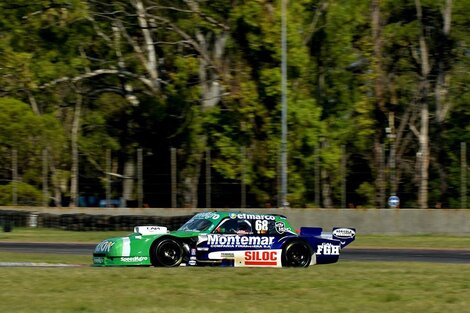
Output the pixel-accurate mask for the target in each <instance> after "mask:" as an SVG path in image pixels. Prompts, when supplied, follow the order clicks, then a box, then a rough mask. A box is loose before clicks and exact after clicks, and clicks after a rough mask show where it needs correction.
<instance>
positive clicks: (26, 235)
mask: <svg viewBox="0 0 470 313" xmlns="http://www.w3.org/2000/svg"><path fill="white" fill-rule="evenodd" d="M127 234H129V231H113V232H107V231H106V232H105V231H103V232H99V231H93V232H78V231H64V230H59V229H49V228H14V229H13V231H12V232H10V233H5V232H0V241H10V242H15V241H17V242H81V243H98V242H100V241H101V240H103V239H105V238H109V237H116V236H118V237H119V236H125V235H127ZM350 247H351V248H365V247H371V248H433V249H470V236H466V237H464V236H444V235H413V236H392V235H361V234H360V233H359V234H358V237H357V238H356V241H354V242H353V243H352V244H351V246H350Z"/></svg>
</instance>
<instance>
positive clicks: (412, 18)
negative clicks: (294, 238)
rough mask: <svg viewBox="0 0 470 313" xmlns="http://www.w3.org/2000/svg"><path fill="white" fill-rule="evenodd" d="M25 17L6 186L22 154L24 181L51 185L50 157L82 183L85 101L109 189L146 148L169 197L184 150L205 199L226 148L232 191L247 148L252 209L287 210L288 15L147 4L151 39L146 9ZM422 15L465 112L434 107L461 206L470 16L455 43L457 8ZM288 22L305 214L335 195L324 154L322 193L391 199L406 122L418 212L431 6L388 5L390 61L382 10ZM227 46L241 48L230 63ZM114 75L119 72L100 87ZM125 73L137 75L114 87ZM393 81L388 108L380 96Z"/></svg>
mask: <svg viewBox="0 0 470 313" xmlns="http://www.w3.org/2000/svg"><path fill="white" fill-rule="evenodd" d="M10 2H11V1H10ZM10 2H9V1H0V31H1V35H0V65H1V66H0V97H7V98H1V99H0V144H1V147H0V161H1V163H0V164H2V165H1V166H0V176H1V177H0V179H8V178H9V177H10V176H11V175H10V169H9V164H11V149H12V148H13V147H15V148H16V149H17V150H18V157H19V167H20V176H21V177H22V179H24V180H25V181H27V182H30V183H31V184H33V185H37V184H39V182H40V180H41V179H40V176H41V160H40V156H41V149H43V148H47V149H48V152H49V153H50V155H51V156H52V161H53V162H52V164H53V166H54V167H55V169H56V170H57V173H60V172H62V173H68V172H69V171H70V156H69V152H68V151H69V141H70V134H71V129H72V122H73V119H74V113H75V105H76V101H77V97H76V95H77V93H81V95H82V99H83V105H82V112H81V116H80V121H79V122H80V135H79V149H80V154H81V156H83V159H85V161H86V162H85V163H86V164H85V165H83V166H84V168H83V169H82V170H83V171H84V175H86V176H87V175H95V176H100V175H102V169H103V166H104V164H105V159H104V150H105V149H111V150H113V155H115V156H116V158H117V162H118V163H119V164H117V168H118V170H119V169H120V168H121V167H122V164H123V162H126V160H128V159H129V158H133V157H134V156H135V149H136V148H140V147H142V148H144V149H145V150H146V151H147V152H148V153H149V154H152V155H154V156H155V163H156V164H155V165H154V167H153V168H152V170H153V171H155V173H152V174H150V176H151V177H152V178H151V182H149V180H147V179H146V181H148V182H149V183H151V184H153V183H155V182H156V181H158V183H159V184H164V185H168V184H169V183H170V182H169V179H168V181H164V182H160V178H161V177H167V176H168V175H169V169H168V168H167V166H166V165H164V164H168V158H169V156H168V155H167V154H168V153H167V151H168V150H169V147H170V146H171V147H176V148H179V151H180V152H179V154H178V168H179V170H180V171H181V173H180V176H179V183H181V182H184V181H185V178H187V177H189V176H191V178H192V181H193V182H195V183H194V184H198V182H200V181H201V179H200V176H201V168H202V167H201V166H202V162H203V161H204V160H203V155H204V151H205V150H206V149H210V150H211V159H212V167H213V170H214V171H215V174H216V175H218V177H219V178H220V179H221V180H222V182H224V183H225V182H230V184H232V183H233V182H236V181H239V180H240V179H241V173H242V168H241V162H242V156H241V152H240V151H241V150H242V149H243V148H245V149H246V151H247V155H246V157H247V158H246V160H245V169H244V171H243V172H244V173H245V176H244V177H245V183H246V184H247V189H248V192H249V193H250V195H251V196H250V199H251V200H250V201H251V202H252V203H250V204H249V205H250V206H263V205H264V204H265V203H266V202H270V203H272V202H275V200H273V199H276V197H277V194H278V193H279V190H278V189H279V186H278V182H279V176H280V172H279V153H280V135H281V134H280V133H281V125H280V123H281V121H280V116H281V88H280V85H281V70H280V64H281V38H280V36H281V13H282V12H281V1H265V0H263V1H241V2H227V1H220V0H216V1H206V2H200V1H199V2H187V1H176V2H175V1H169V0H168V1H167V0H165V1H160V2H158V1H155V0H149V1H143V4H144V5H145V6H146V13H147V14H148V16H146V17H147V18H148V22H149V23H150V25H149V27H148V28H147V29H145V30H143V29H142V28H141V27H140V25H139V20H138V18H137V17H138V14H137V13H136V6H135V5H134V4H135V3H136V2H132V1H131V2H129V1H126V0H115V1H111V2H109V3H104V2H102V1H88V0H67V1H65V0H63V1H53V3H52V2H51V1H47V0H37V1H32V2H31V1H25V0H18V1H16V2H15V3H14V4H13V3H10ZM191 3H193V4H194V3H195V4H197V6H198V8H197V9H195V8H194V7H191V6H190V5H189V4H191ZM421 5H422V8H423V17H424V19H423V22H424V24H425V25H424V27H425V30H426V31H425V36H426V38H425V40H426V44H427V47H428V50H429V56H430V65H431V73H430V75H429V78H430V80H429V84H430V85H429V90H430V92H434V94H436V92H437V91H436V89H435V88H436V86H437V77H439V75H440V73H441V74H442V71H444V72H445V74H446V75H447V76H446V77H447V78H446V79H447V80H446V84H445V89H446V90H445V95H447V97H448V98H447V99H446V101H447V102H448V104H450V106H449V107H450V110H449V111H448V112H447V114H446V116H445V119H444V121H437V119H435V118H434V117H435V116H437V111H438V110H439V108H438V103H437V102H436V100H435V98H434V97H431V96H429V97H427V98H426V101H427V102H428V104H429V108H430V112H431V115H430V116H431V124H430V139H431V140H430V141H431V144H432V147H431V153H432V156H431V170H430V184H429V185H430V186H431V188H432V190H431V192H430V197H431V198H430V200H431V201H432V202H438V200H442V202H443V205H444V206H455V205H456V204H457V203H458V202H459V194H458V190H459V189H460V181H459V179H460V176H459V173H460V169H459V166H460V164H459V156H458V155H456V154H455V151H457V150H458V149H459V145H460V142H461V141H466V140H467V139H468V135H467V133H468V127H469V126H468V122H467V119H468V116H469V115H470V110H469V109H468V103H469V101H470V93H469V88H468V86H469V79H468V75H466V73H468V69H469V68H470V59H469V57H468V54H469V53H468V50H469V47H468V42H470V38H469V34H468V31H467V29H468V25H469V24H470V22H469V16H468V14H465V12H466V8H467V7H468V6H469V5H470V2H469V0H465V1H458V2H455V3H453V8H452V22H451V31H450V34H449V36H446V35H445V34H443V25H444V22H443V15H442V14H443V12H444V10H443V9H444V5H445V1H432V0H422V1H421ZM191 10H195V11H191ZM285 13H286V17H287V48H288V51H287V60H288V64H287V65H288V126H289V127H288V141H289V145H288V156H289V160H288V165H289V166H288V168H289V173H288V177H289V202H291V204H292V205H293V206H305V205H307V204H309V203H313V201H314V199H316V198H317V197H320V198H322V197H323V196H325V195H315V191H314V189H315V177H314V175H315V174H314V173H315V166H316V165H318V164H315V157H314V151H316V149H317V150H318V151H320V152H319V158H320V163H321V164H320V168H321V169H322V170H324V171H325V173H324V175H326V177H323V178H321V180H322V181H321V182H320V183H321V184H322V185H323V184H324V183H326V182H328V184H329V185H330V189H331V190H330V191H329V194H330V195H331V199H330V200H331V201H332V203H333V205H334V206H338V205H339V203H340V198H341V192H342V189H341V186H342V178H343V175H346V176H347V177H354V181H353V182H349V181H348V188H349V189H350V190H348V195H351V198H353V199H352V202H354V203H357V204H358V205H367V206H369V205H371V204H372V203H373V201H374V200H373V199H374V198H375V195H374V194H375V190H378V189H377V186H373V185H372V184H371V183H370V182H371V181H375V178H376V177H377V175H378V174H379V172H378V171H379V170H378V169H377V168H376V166H377V164H378V162H377V161H378V159H377V158H378V154H377V153H374V151H373V149H372V147H374V145H383V146H384V147H385V149H386V150H387V154H386V155H387V157H386V158H385V160H384V161H385V168H386V169H385V170H386V176H387V175H388V173H390V164H391V162H390V161H391V160H390V159H389V154H388V152H389V149H390V146H389V144H390V143H391V140H390V138H387V136H386V133H385V129H386V128H387V127H388V126H389V125H388V123H389V120H388V118H389V113H393V114H394V116H395V127H396V128H397V129H400V130H401V131H402V133H401V135H400V136H401V137H400V139H402V141H401V142H400V147H398V148H399V149H398V152H399V153H400V162H399V164H398V167H397V171H398V172H399V173H400V177H401V178H402V180H401V181H400V185H399V191H398V192H399V193H400V192H401V193H403V194H405V195H404V197H405V198H404V199H403V203H409V204H413V203H415V198H416V189H417V186H418V184H417V180H416V179H415V170H416V169H415V168H414V166H415V164H416V153H417V152H418V149H419V143H418V141H417V139H416V135H415V134H414V133H413V132H412V129H419V122H420V119H419V115H418V109H419V107H418V106H417V104H418V103H420V102H419V101H421V99H420V95H419V93H418V92H419V90H420V88H421V87H420V79H421V74H420V73H421V67H420V52H419V49H420V47H419V40H418V39H419V38H418V37H419V34H420V29H419V24H418V21H417V20H416V7H415V3H414V2H413V1H405V0H397V1H395V0H386V1H381V2H380V16H381V21H380V27H381V29H380V32H379V34H380V36H381V41H380V44H381V46H380V47H379V48H380V54H379V55H377V48H378V47H377V46H376V45H377V42H375V41H374V37H373V32H372V17H371V1H370V0H357V1H343V0H332V1H323V0H298V1H288V5H287V11H286V12H285ZM146 31H148V32H149V33H148V34H146ZM149 34H150V37H151V39H152V41H153V45H151V46H152V47H153V48H155V54H156V59H155V61H156V64H154V65H153V66H155V70H156V72H157V74H158V78H159V87H158V88H153V89H152V88H150V87H149V85H151V81H152V80H153V79H154V77H152V76H151V75H150V72H151V71H149V70H152V69H150V68H149V63H148V62H147V61H148V57H149V56H150V55H151V53H150V52H149V51H150V50H148V48H150V46H147V45H146V40H147V39H148V38H147V37H146V36H147V35H149ZM223 34H228V36H227V41H226V42H225V45H223V49H220V48H221V47H222V46H219V47H217V44H218V43H219V42H218V39H220V38H221V36H222V35H223ZM218 49H219V50H218ZM218 53H222V54H221V57H220V58H219V57H217V55H218ZM99 70H106V71H108V72H107V73H105V74H96V72H95V71H99ZM117 70H120V71H121V72H120V73H118V74H116V73H115V72H112V71H117ZM111 72H112V73H111ZM94 73H95V74H96V75H95V74H94ZM203 74H204V75H203ZM87 75H89V76H87ZM72 78H73V79H72ZM380 79H383V105H384V107H382V108H380V107H379V105H378V100H379V99H378V98H377V95H376V83H377V81H378V80H380ZM215 82H217V83H218V84H220V86H221V92H220V94H217V95H215V97H216V98H219V99H218V100H219V101H218V102H217V104H216V105H215V106H214V107H211V108H207V107H204V106H203V102H204V101H203V100H204V99H203V98H204V97H206V96H208V95H209V97H211V95H210V93H205V92H206V91H207V88H208V86H211V84H212V83H215ZM13 99H16V100H13ZM130 99H134V100H133V101H131V100H130ZM135 100H137V101H135ZM26 103H28V104H29V105H27V104H26ZM35 104H37V108H36V107H35ZM32 109H34V111H33V110H32ZM33 112H34V113H33ZM400 123H404V124H403V125H400ZM400 126H401V128H399V127H400ZM31 130H34V131H31ZM321 142H322V144H321ZM343 145H344V146H346V151H347V154H348V155H349V156H354V158H352V159H351V160H349V161H348V163H347V165H348V168H347V170H346V173H341V166H340V163H341V157H342V156H341V146H343ZM162 151H165V152H162ZM366 163H367V164H366ZM90 168H93V170H90ZM352 171H355V172H352ZM57 173H54V175H56V176H57V175H59V174H57ZM316 175H319V174H318V173H317V174H316ZM59 176H60V175H59ZM66 176H67V175H65V176H64V177H66ZM157 176H158V177H159V178H158V179H157V178H155V177H157ZM100 177H101V176H100ZM386 179H387V181H388V180H389V179H390V177H386ZM65 180H66V179H65ZM95 180H99V178H98V177H96V178H95ZM85 181H86V183H88V181H87V180H85ZM441 181H443V182H442V184H441ZM446 186H447V187H446ZM82 187H83V186H82ZM196 187H197V186H196ZM165 188H166V187H165ZM165 188H163V189H164V190H166V189H165ZM199 189H200V191H201V190H202V189H201V186H199ZM356 189H357V192H356ZM193 190H194V186H193ZM389 190H390V186H387V192H388V191H389ZM182 192H187V191H186V190H183V191H182ZM181 196H182V197H186V195H181ZM152 197H153V195H152ZM237 198H238V196H237ZM157 201H159V200H157ZM348 202H349V201H348ZM221 205H225V204H224V203H221ZM317 205H320V206H321V205H322V204H321V203H320V204H317Z"/></svg>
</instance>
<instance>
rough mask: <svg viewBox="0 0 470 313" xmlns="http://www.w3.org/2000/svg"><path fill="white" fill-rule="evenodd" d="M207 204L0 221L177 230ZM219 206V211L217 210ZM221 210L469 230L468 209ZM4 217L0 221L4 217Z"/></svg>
mask: <svg viewBox="0 0 470 313" xmlns="http://www.w3.org/2000/svg"><path fill="white" fill-rule="evenodd" d="M201 211H208V209H190V208H188V209H183V208H181V209H171V208H169V209H166V208H146V209H125V208H116V209H114V208H113V209H103V208H76V209H71V208H62V209H58V208H32V207H29V208H16V209H13V208H11V207H9V208H0V226H1V225H4V223H5V222H6V221H10V223H11V225H13V226H15V227H18V226H32V227H36V226H37V227H51V228H60V229H67V230H79V231H87V230H131V229H132V228H133V227H134V226H136V225H161V226H166V227H168V228H169V229H176V228H178V227H179V226H180V225H182V224H183V223H184V222H185V221H186V220H188V219H189V218H190V217H191V216H192V215H194V214H195V213H196V212H201ZM220 211H222V210H220ZM223 211H234V212H243V211H245V212H254V213H278V214H283V215H286V216H287V217H288V219H289V221H290V223H291V224H292V225H293V226H294V227H296V228H299V227H301V226H316V227H323V228H324V229H326V230H329V229H331V228H332V227H334V226H344V227H354V228H356V229H357V232H358V234H359V235H361V234H385V235H390V234H402V235H416V234H445V235H456V236H463V235H470V210H468V209H424V210H423V209H272V208H271V209H223ZM2 221H3V222H2Z"/></svg>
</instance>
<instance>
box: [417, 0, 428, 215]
mask: <svg viewBox="0 0 470 313" xmlns="http://www.w3.org/2000/svg"><path fill="white" fill-rule="evenodd" d="M415 5H416V15H417V18H418V23H419V26H420V35H419V49H420V56H421V60H420V61H421V82H420V84H419V90H420V118H421V127H420V131H419V157H420V159H421V161H420V162H419V164H420V166H419V169H418V170H419V179H420V182H419V193H418V205H419V208H420V209H426V208H428V178H429V154H430V153H429V150H430V149H429V105H428V95H429V81H428V75H429V72H430V66H429V55H428V47H427V44H426V38H425V35H424V25H423V15H422V8H421V1H420V0H415Z"/></svg>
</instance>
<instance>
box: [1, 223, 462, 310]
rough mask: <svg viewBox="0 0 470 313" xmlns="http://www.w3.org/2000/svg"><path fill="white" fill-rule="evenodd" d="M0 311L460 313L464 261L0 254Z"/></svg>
mask: <svg viewBox="0 0 470 313" xmlns="http://www.w3.org/2000/svg"><path fill="white" fill-rule="evenodd" d="M125 234H126V232H70V231H61V230H53V229H28V228H16V229H14V230H13V232H11V233H3V232H2V233H0V241H11V242H13V241H24V242H35V241H36V242H46V241H51V242H98V241H100V240H102V239H104V238H107V237H111V236H123V235H125ZM351 246H353V247H381V248H383V247H390V248H393V247H406V248H453V249H460V248H466V249H468V248H469V247H470V239H469V238H466V237H450V236H359V237H358V238H357V240H356V242H354V243H353V244H352V245H351ZM0 262H36V263H61V264H64V263H65V264H81V265H83V266H81V267H73V268H70V267H66V268H56V267H54V268H52V267H46V268H31V267H0V312H1V313H10V312H11V313H18V312H20V313H22V312H24V313H30V312H31V313H32V312H34V313H42V312H44V313H46V312H47V313H55V312H97V313H102V312H113V313H124V312H132V313H152V312H205V313H208V312H237V313H244V312H256V313H264V312H270V313H274V312H334V313H338V312H341V313H346V312H353V313H355V312H360V313H377V312H384V313H385V312H386V313H395V312H396V313H405V312H413V313H421V312H422V313H434V312H436V313H437V312H439V313H440V312H446V313H452V312H456V313H457V312H458V313H462V312H469V309H468V308H469V307H470V297H469V296H468V294H469V292H470V265H465V264H463V265H462V264H433V263H417V262H412V263H398V262H355V261H341V260H340V262H339V263H337V264H331V265H323V266H314V267H311V268H308V269H253V268H241V269H240V268H210V267H207V268H173V269H160V268H94V267H90V266H89V264H90V263H91V255H90V256H81V255H67V254H61V255H53V254H44V255H43V254H38V253H27V254H26V253H14V252H0Z"/></svg>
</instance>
